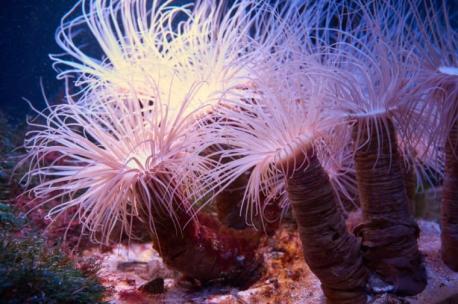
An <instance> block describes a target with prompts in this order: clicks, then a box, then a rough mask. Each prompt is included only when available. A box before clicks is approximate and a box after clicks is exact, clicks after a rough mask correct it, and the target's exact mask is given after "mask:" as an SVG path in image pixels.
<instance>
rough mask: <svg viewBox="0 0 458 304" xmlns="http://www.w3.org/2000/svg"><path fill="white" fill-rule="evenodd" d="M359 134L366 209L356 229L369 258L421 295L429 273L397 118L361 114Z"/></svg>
mask: <svg viewBox="0 0 458 304" xmlns="http://www.w3.org/2000/svg"><path fill="white" fill-rule="evenodd" d="M358 130H359V132H358ZM353 139H354V141H355V145H356V150H355V165H356V180H357V183H358V190H359V197H360V200H361V208H362V212H363V223H362V224H360V225H359V226H358V227H356V228H355V233H356V234H357V235H359V236H361V237H362V240H363V242H362V250H363V255H364V260H365V263H366V265H367V267H368V268H369V269H370V270H372V271H375V272H376V273H378V274H379V275H380V276H381V277H382V278H383V279H384V280H385V281H386V282H388V283H390V284H392V285H394V287H395V292H396V293H397V294H399V295H414V294H417V293H419V292H421V291H422V290H423V289H424V288H425V286H426V272H425V269H424V267H423V264H422V256H421V254H420V251H419V250H418V244H417V238H418V236H419V229H418V226H417V224H416V222H415V220H414V218H413V216H412V215H411V213H410V212H409V204H408V197H407V193H406V186H405V182H404V178H403V175H402V172H401V164H400V157H399V152H398V147H397V143H396V134H395V130H394V126H393V123H392V122H391V120H390V119H389V118H388V117H386V116H382V115H380V116H378V117H373V118H371V119H369V120H364V119H360V120H358V121H357V123H356V125H355V127H354V132H353Z"/></svg>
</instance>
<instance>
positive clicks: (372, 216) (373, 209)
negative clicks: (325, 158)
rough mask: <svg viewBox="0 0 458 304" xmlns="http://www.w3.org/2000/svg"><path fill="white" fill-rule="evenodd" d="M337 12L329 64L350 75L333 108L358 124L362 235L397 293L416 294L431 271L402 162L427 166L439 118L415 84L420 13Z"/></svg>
mask: <svg viewBox="0 0 458 304" xmlns="http://www.w3.org/2000/svg"><path fill="white" fill-rule="evenodd" d="M350 8H351V9H350ZM347 11H351V12H352V13H351V14H347ZM336 14H337V15H339V16H340V18H339V20H341V22H340V23H339V27H338V29H334V30H333V29H329V32H330V33H329V34H328V36H325V37H329V38H328V39H327V40H326V41H325V43H328V44H330V45H332V47H330V48H329V49H330V52H329V55H328V57H327V58H326V62H324V64H325V65H327V66H331V67H334V68H335V71H336V74H337V75H338V76H336V78H337V77H338V78H340V79H342V80H343V81H341V82H340V86H338V88H337V89H336V90H335V94H336V96H335V101H336V102H335V103H330V104H329V105H328V106H330V107H332V108H333V109H334V110H335V111H338V112H341V113H342V114H343V115H347V118H348V121H349V123H350V124H351V127H352V129H353V130H352V133H353V136H352V137H353V144H354V161H355V168H356V180H357V184H358V191H359V199H360V201H361V208H362V212H363V223H362V224H361V225H360V226H359V227H357V229H356V230H355V232H356V233H357V234H358V235H360V236H361V237H362V252H363V255H364V259H365V264H366V265H367V267H368V268H369V269H370V270H372V271H374V272H375V273H377V274H378V275H379V276H381V278H382V279H383V280H384V281H386V282H387V283H389V284H390V285H392V286H393V291H394V292H395V293H398V294H400V295H414V294H417V293H419V292H421V291H422V290H423V289H424V288H425V286H426V272H425V269H424V267H423V264H422V256H421V254H420V252H419V250H418V244H417V238H418V236H419V234H418V232H419V230H418V227H417V224H416V222H415V221H414V219H413V215H412V214H411V212H409V205H410V203H409V197H408V195H407V193H406V182H405V177H408V174H405V173H406V172H405V170H404V169H403V168H402V163H401V162H402V161H406V162H407V163H408V162H411V163H415V164H421V161H418V162H417V161H416V159H422V158H423V157H424V156H425V155H431V152H430V151H431V150H434V147H435V143H437V142H438V137H437V135H436V136H434V133H435V131H436V130H437V129H436V127H437V125H438V116H435V115H433V114H432V113H434V112H432V113H431V112H429V110H430V109H431V107H429V105H428V103H427V101H426V99H425V98H424V94H422V93H421V90H420V89H419V88H418V87H417V86H416V85H415V83H416V81H417V80H418V79H419V78H420V77H419V71H418V64H419V62H420V60H419V58H418V56H417V55H416V54H415V52H414V51H413V49H412V43H411V40H410V38H409V37H410V36H409V35H410V34H411V30H412V16H411V13H410V11H409V10H408V5H407V3H406V2H402V1H400V2H394V1H382V2H371V3H370V5H366V3H362V2H359V1H357V2H354V3H348V4H346V5H344V6H342V7H341V8H337V10H336ZM347 15H348V18H347ZM422 149H423V150H422ZM420 152H421V153H422V155H420ZM417 153H418V154H417ZM432 154H434V153H432ZM414 160H415V161H414ZM434 165H435V164H434ZM410 168H415V169H416V166H411V167H410Z"/></svg>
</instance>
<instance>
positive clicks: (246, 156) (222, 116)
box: [203, 56, 367, 303]
mask: <svg viewBox="0 0 458 304" xmlns="http://www.w3.org/2000/svg"><path fill="white" fill-rule="evenodd" d="M277 59H278V57H275V56H273V57H272V58H271V59H270V60H269V62H268V64H265V65H263V67H265V68H266V70H263V71H259V69H258V70H257V71H258V72H260V73H259V75H258V76H259V77H256V78H254V79H253V88H254V89H253V98H252V100H253V102H251V103H247V102H240V101H233V102H227V101H226V102H224V103H223V106H221V107H218V108H217V109H216V110H215V113H214V117H215V119H214V122H213V123H211V124H205V125H204V126H203V128H204V129H206V133H207V134H213V136H212V138H213V141H212V142H213V143H214V144H222V145H226V147H227V149H224V150H222V151H221V152H219V155H220V157H221V158H225V157H226V158H228V161H227V162H224V163H222V164H221V165H219V166H218V167H215V168H214V169H213V170H212V171H210V173H209V175H208V176H207V177H206V178H205V179H208V180H218V182H219V184H222V185H228V184H230V183H232V182H233V181H234V180H236V179H237V178H239V177H240V176H241V175H243V174H244V173H245V172H247V171H248V170H250V177H249V179H248V184H247V187H246V192H245V199H244V204H247V208H246V210H248V211H247V214H246V216H247V217H249V218H250V217H251V218H252V217H253V214H260V213H262V208H263V206H264V204H265V202H264V204H263V203H262V201H263V199H264V198H268V199H269V198H270V199H272V198H276V197H278V196H282V195H286V196H287V198H288V200H289V202H290V205H291V206H292V208H293V214H294V216H295V218H296V222H297V225H298V227H299V234H300V238H301V241H302V245H303V251H304V257H305V260H306V262H307V264H308V265H309V267H310V269H311V270H312V272H314V273H315V274H316V275H317V277H318V278H319V279H320V281H321V284H322V289H323V291H324V293H325V295H326V298H327V301H328V302H330V303H365V302H366V293H365V285H366V280H367V272H366V269H365V267H364V266H363V261H362V256H361V254H360V250H359V243H358V241H357V239H356V238H355V237H354V236H353V235H352V234H351V233H349V232H348V231H347V228H346V225H345V219H344V216H343V214H342V208H340V206H339V200H338V198H337V192H336V191H335V190H334V189H335V187H339V185H343V184H345V182H342V183H340V182H336V181H335V180H331V177H332V178H339V177H340V175H338V174H335V175H330V174H329V173H328V172H327V171H326V170H325V167H324V166H323V164H328V166H329V167H330V164H331V163H332V164H334V166H337V163H338V160H339V159H338V158H336V159H330V160H327V159H326V158H327V157H329V158H332V157H333V155H339V153H336V154H334V153H328V152H329V150H331V148H336V147H338V148H339V149H343V147H348V145H346V144H342V143H348V134H347V136H344V137H343V138H340V141H339V144H335V145H334V144H332V145H331V144H329V141H327V140H326V138H327V137H328V136H325V134H330V133H334V134H333V135H335V132H337V129H338V127H337V126H338V125H339V121H340V117H335V116H333V115H328V114H330V113H328V112H325V111H322V107H321V106H322V105H321V102H322V101H323V99H325V98H326V90H327V89H328V84H327V83H326V81H325V80H322V79H320V80H316V81H312V80H311V79H310V78H313V77H310V75H308V74H307V73H306V72H305V71H307V68H309V67H310V65H314V64H316V63H313V61H310V62H309V61H308V60H303V59H302V58H301V59H300V60H297V61H294V62H291V61H290V62H288V68H285V67H284V66H283V64H284V63H285V62H284V61H282V60H281V59H279V61H276V60H277ZM289 60H292V59H291V58H290V59H289ZM317 69H318V68H317ZM325 83H326V84H325ZM344 129H345V128H344ZM344 134H346V133H345V132H344ZM329 137H330V138H334V139H335V138H337V137H333V136H329ZM319 157H322V158H323V159H321V160H320V159H319ZM340 169H341V170H337V171H339V172H345V167H343V166H342V164H341V167H340ZM285 190H286V191H285Z"/></svg>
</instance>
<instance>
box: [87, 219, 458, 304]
mask: <svg viewBox="0 0 458 304" xmlns="http://www.w3.org/2000/svg"><path fill="white" fill-rule="evenodd" d="M419 226H420V228H421V235H420V249H421V251H422V253H423V254H424V257H425V264H426V268H427V274H428V286H427V288H426V289H425V290H424V291H423V292H422V293H421V294H419V295H417V296H415V297H406V298H398V297H395V296H393V295H389V294H379V295H372V296H371V297H370V302H372V303H380V304H382V303H415V304H434V303H438V304H439V303H444V304H445V303H458V300H456V299H452V298H453V296H456V295H457V294H458V273H454V272H452V271H451V270H450V269H448V268H447V267H446V266H445V265H444V263H443V262H442V260H441V259H440V253H439V248H440V238H439V234H440V229H439V226H438V224H437V223H434V222H429V221H419ZM260 252H261V254H262V255H263V256H264V259H265V265H266V269H265V273H264V275H263V277H262V279H261V280H259V281H258V282H257V283H256V284H254V285H253V286H251V287H250V288H249V289H246V290H239V289H234V288H228V287H224V286H213V287H206V288H203V287H202V286H199V284H198V282H193V281H191V280H189V279H186V278H183V277H180V275H179V274H178V273H176V272H174V271H171V270H169V269H168V268H167V267H166V266H165V265H164V264H163V262H162V260H161V258H160V257H159V255H158V254H157V252H156V251H154V249H153V248H152V246H151V245H149V244H131V245H130V246H129V247H127V246H125V245H118V246H117V247H115V248H113V250H111V251H105V252H103V251H101V250H99V249H96V248H93V249H90V250H88V251H85V252H84V257H85V258H88V259H89V258H91V259H93V258H94V257H95V258H97V259H99V260H100V264H101V269H100V272H99V275H100V277H101V278H102V282H103V284H104V285H105V286H107V287H108V288H109V290H110V291H111V293H110V296H109V298H108V299H107V300H108V301H110V302H111V303H120V304H121V303H122V304H130V303H132V304H133V303H145V304H146V303H177V304H179V303H206V304H210V303H211V304H232V303H234V304H235V303H237V304H238V303H272V304H274V303H282V304H283V303H310V304H314V303H324V298H323V294H322V292H321V289H320V283H319V281H318V280H317V278H316V277H315V276H314V275H313V273H311V272H310V270H309V269H308V267H307V266H306V265H305V263H304V260H303V257H302V252H301V244H300V241H299V237H298V234H297V232H296V230H295V227H294V226H293V225H290V224H287V225H282V226H281V227H280V228H279V229H278V231H277V232H276V233H275V235H274V236H273V237H271V238H266V239H265V240H264V242H263V245H262V247H261V248H260ZM457 254H458V253H457Z"/></svg>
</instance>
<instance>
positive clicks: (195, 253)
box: [148, 198, 262, 287]
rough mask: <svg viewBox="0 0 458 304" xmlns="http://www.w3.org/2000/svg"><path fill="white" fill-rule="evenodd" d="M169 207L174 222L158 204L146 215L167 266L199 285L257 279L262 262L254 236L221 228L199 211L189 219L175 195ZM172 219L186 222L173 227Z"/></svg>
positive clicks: (235, 283)
mask: <svg viewBox="0 0 458 304" xmlns="http://www.w3.org/2000/svg"><path fill="white" fill-rule="evenodd" d="M171 208H172V209H173V212H174V213H175V214H174V215H175V221H174V220H173V219H172V217H171V216H170V214H169V212H168V211H165V210H164V208H163V207H160V206H155V207H152V208H151V211H150V212H151V216H149V217H148V218H149V219H150V220H152V224H153V225H154V230H155V231H154V233H153V237H152V239H153V245H154V247H155V248H156V250H158V251H159V253H160V255H161V257H162V258H163V260H164V262H165V264H166V265H167V266H169V267H170V268H172V269H175V270H177V271H179V272H181V273H182V274H183V275H185V276H187V277H190V278H193V279H197V280H199V281H200V282H202V283H203V284H206V283H211V282H224V283H226V284H230V285H233V286H238V287H247V286H249V285H250V284H251V283H253V282H254V281H255V280H257V279H258V278H259V276H260V275H261V268H262V266H261V265H262V263H261V260H260V259H259V257H258V256H257V255H256V248H257V247H258V241H259V238H258V237H257V236H253V235H251V234H250V233H249V232H247V231H243V232H242V231H237V230H234V229H230V228H226V227H223V226H222V225H221V224H220V223H219V222H217V221H215V220H214V219H212V218H210V217H209V216H206V215H205V214H203V213H201V214H199V215H197V219H192V217H191V215H190V214H189V213H187V212H186V211H185V210H184V209H183V207H182V204H181V203H180V202H179V199H178V198H174V201H173V203H172V204H171ZM176 222H178V223H179V224H180V225H181V226H183V225H185V224H186V223H188V224H187V225H186V226H185V227H184V228H183V229H182V230H177V229H175V227H176ZM251 233H254V232H251Z"/></svg>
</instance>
